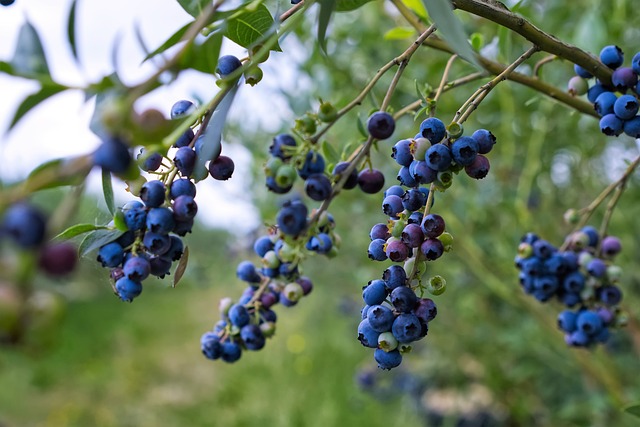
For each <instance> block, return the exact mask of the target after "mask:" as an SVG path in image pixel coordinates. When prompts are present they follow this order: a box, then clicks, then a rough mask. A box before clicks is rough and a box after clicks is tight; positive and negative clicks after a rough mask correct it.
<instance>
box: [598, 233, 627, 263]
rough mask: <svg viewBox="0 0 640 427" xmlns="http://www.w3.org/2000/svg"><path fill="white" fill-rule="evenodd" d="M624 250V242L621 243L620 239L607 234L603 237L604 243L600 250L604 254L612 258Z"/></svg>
mask: <svg viewBox="0 0 640 427" xmlns="http://www.w3.org/2000/svg"><path fill="white" fill-rule="evenodd" d="M621 250H622V244H621V243H620V239H618V238H617V237H615V236H607V237H605V238H604V239H602V244H601V246H600V251H601V252H602V254H603V255H604V256H606V257H608V258H611V257H613V256H615V255H617V254H619V253H620V251H621Z"/></svg>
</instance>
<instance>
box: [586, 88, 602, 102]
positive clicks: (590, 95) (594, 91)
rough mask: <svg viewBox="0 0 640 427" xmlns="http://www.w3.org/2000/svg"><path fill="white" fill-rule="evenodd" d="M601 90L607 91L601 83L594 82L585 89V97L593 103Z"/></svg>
mask: <svg viewBox="0 0 640 427" xmlns="http://www.w3.org/2000/svg"><path fill="white" fill-rule="evenodd" d="M603 92H607V88H605V87H604V86H603V85H601V84H594V85H593V86H591V87H590V88H589V90H587V99H588V100H589V102H591V103H592V104H593V103H595V102H596V99H598V97H599V96H600V94H602V93H603Z"/></svg>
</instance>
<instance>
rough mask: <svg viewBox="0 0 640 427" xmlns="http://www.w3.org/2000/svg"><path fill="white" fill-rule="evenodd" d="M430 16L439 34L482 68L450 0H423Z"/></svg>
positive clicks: (468, 59)
mask: <svg viewBox="0 0 640 427" xmlns="http://www.w3.org/2000/svg"><path fill="white" fill-rule="evenodd" d="M422 1H423V2H424V5H425V7H426V8H427V11H428V12H429V16H430V17H431V19H432V20H433V22H434V23H435V24H436V26H437V27H438V34H441V35H442V38H444V39H445V40H446V41H447V43H449V45H451V48H452V49H453V50H454V51H455V52H456V53H457V54H458V55H459V56H460V57H461V58H464V59H465V60H467V61H468V62H470V63H471V64H473V65H475V66H476V67H477V68H478V69H480V70H481V69H482V67H480V64H478V61H477V60H476V57H475V54H474V53H473V49H472V48H471V45H470V44H469V42H468V41H467V34H466V33H465V31H464V29H463V28H462V22H460V20H459V19H458V17H457V16H456V15H455V14H454V13H453V8H452V6H451V2H450V1H449V0H422Z"/></svg>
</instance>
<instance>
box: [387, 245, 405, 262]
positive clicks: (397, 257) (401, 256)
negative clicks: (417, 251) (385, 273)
mask: <svg viewBox="0 0 640 427" xmlns="http://www.w3.org/2000/svg"><path fill="white" fill-rule="evenodd" d="M385 252H386V254H387V257H389V259H390V260H391V261H393V262H402V261H405V260H406V259H407V258H409V255H410V252H411V249H410V248H409V246H407V245H406V244H405V243H404V242H402V241H401V240H392V241H391V242H387V248H386V251H385Z"/></svg>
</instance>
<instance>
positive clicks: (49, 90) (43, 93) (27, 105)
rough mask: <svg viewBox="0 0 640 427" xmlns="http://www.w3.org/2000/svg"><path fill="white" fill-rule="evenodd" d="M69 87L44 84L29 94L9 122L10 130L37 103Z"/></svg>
mask: <svg viewBox="0 0 640 427" xmlns="http://www.w3.org/2000/svg"><path fill="white" fill-rule="evenodd" d="M67 89H68V87H66V86H63V85H59V84H57V83H53V84H43V85H42V87H41V88H40V90H39V91H37V92H35V93H32V94H31V95H29V96H27V97H26V98H25V99H24V100H23V101H22V102H21V103H20V105H19V106H18V108H17V110H16V112H15V114H14V115H13V118H12V119H11V122H10V123H9V128H8V130H11V129H12V128H13V127H14V126H15V125H16V124H17V123H18V122H19V121H20V119H21V118H22V117H24V115H25V114H27V113H28V112H29V111H30V110H31V109H32V108H34V107H35V106H36V105H38V104H40V103H41V102H42V101H44V100H46V99H47V98H49V97H51V96H53V95H55V94H57V93H60V92H62V91H64V90H67Z"/></svg>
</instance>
